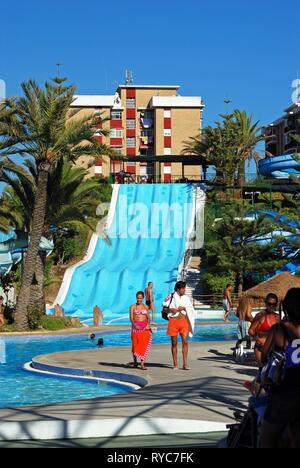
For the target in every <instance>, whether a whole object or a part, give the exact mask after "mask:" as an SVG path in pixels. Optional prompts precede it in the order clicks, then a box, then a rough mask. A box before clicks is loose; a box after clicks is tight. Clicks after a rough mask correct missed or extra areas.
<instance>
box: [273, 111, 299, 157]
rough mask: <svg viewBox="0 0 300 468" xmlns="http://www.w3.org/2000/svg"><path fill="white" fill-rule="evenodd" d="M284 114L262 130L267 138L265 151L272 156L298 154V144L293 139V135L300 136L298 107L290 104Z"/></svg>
mask: <svg viewBox="0 0 300 468" xmlns="http://www.w3.org/2000/svg"><path fill="white" fill-rule="evenodd" d="M284 112H285V113H284V115H283V116H282V117H280V118H279V119H277V120H275V122H273V123H272V124H270V125H268V126H267V127H266V128H265V130H264V134H265V136H266V137H268V139H267V141H266V151H267V152H268V153H270V154H271V155H273V156H279V155H283V154H293V153H297V152H300V143H298V142H296V141H295V140H294V139H293V135H295V134H296V133H298V134H300V107H299V106H298V105H296V104H292V105H291V106H290V107H288V108H287V109H285V111H284Z"/></svg>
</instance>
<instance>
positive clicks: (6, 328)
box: [0, 323, 18, 333]
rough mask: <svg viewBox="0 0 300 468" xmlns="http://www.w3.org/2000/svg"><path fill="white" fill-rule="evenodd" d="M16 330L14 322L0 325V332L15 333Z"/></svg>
mask: <svg viewBox="0 0 300 468" xmlns="http://www.w3.org/2000/svg"><path fill="white" fill-rule="evenodd" d="M17 331H18V329H17V327H16V325H14V324H7V323H5V325H3V327H0V332H1V333H15V332H17Z"/></svg>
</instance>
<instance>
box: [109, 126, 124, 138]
mask: <svg viewBox="0 0 300 468" xmlns="http://www.w3.org/2000/svg"><path fill="white" fill-rule="evenodd" d="M110 138H123V130H122V129H121V128H111V129H110Z"/></svg>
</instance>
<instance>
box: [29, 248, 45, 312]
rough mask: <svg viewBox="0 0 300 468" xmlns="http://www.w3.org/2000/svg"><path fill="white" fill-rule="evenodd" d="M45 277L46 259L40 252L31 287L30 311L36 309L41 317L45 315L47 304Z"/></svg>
mask: <svg viewBox="0 0 300 468" xmlns="http://www.w3.org/2000/svg"><path fill="white" fill-rule="evenodd" d="M44 276H45V259H44V256H43V254H42V253H41V252H40V253H39V254H38V256H37V257H36V264H35V272H34V276H33V284H32V285H31V287H30V300H29V306H28V307H29V309H36V310H38V311H39V313H40V315H41V316H43V315H44V314H45V309H46V304H45V295H44Z"/></svg>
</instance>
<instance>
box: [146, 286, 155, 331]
mask: <svg viewBox="0 0 300 468" xmlns="http://www.w3.org/2000/svg"><path fill="white" fill-rule="evenodd" d="M145 296H146V305H147V307H149V309H150V310H151V311H152V323H153V324H154V323H155V305H154V295H153V283H152V281H150V282H149V283H148V287H147V288H146V289H145Z"/></svg>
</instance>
